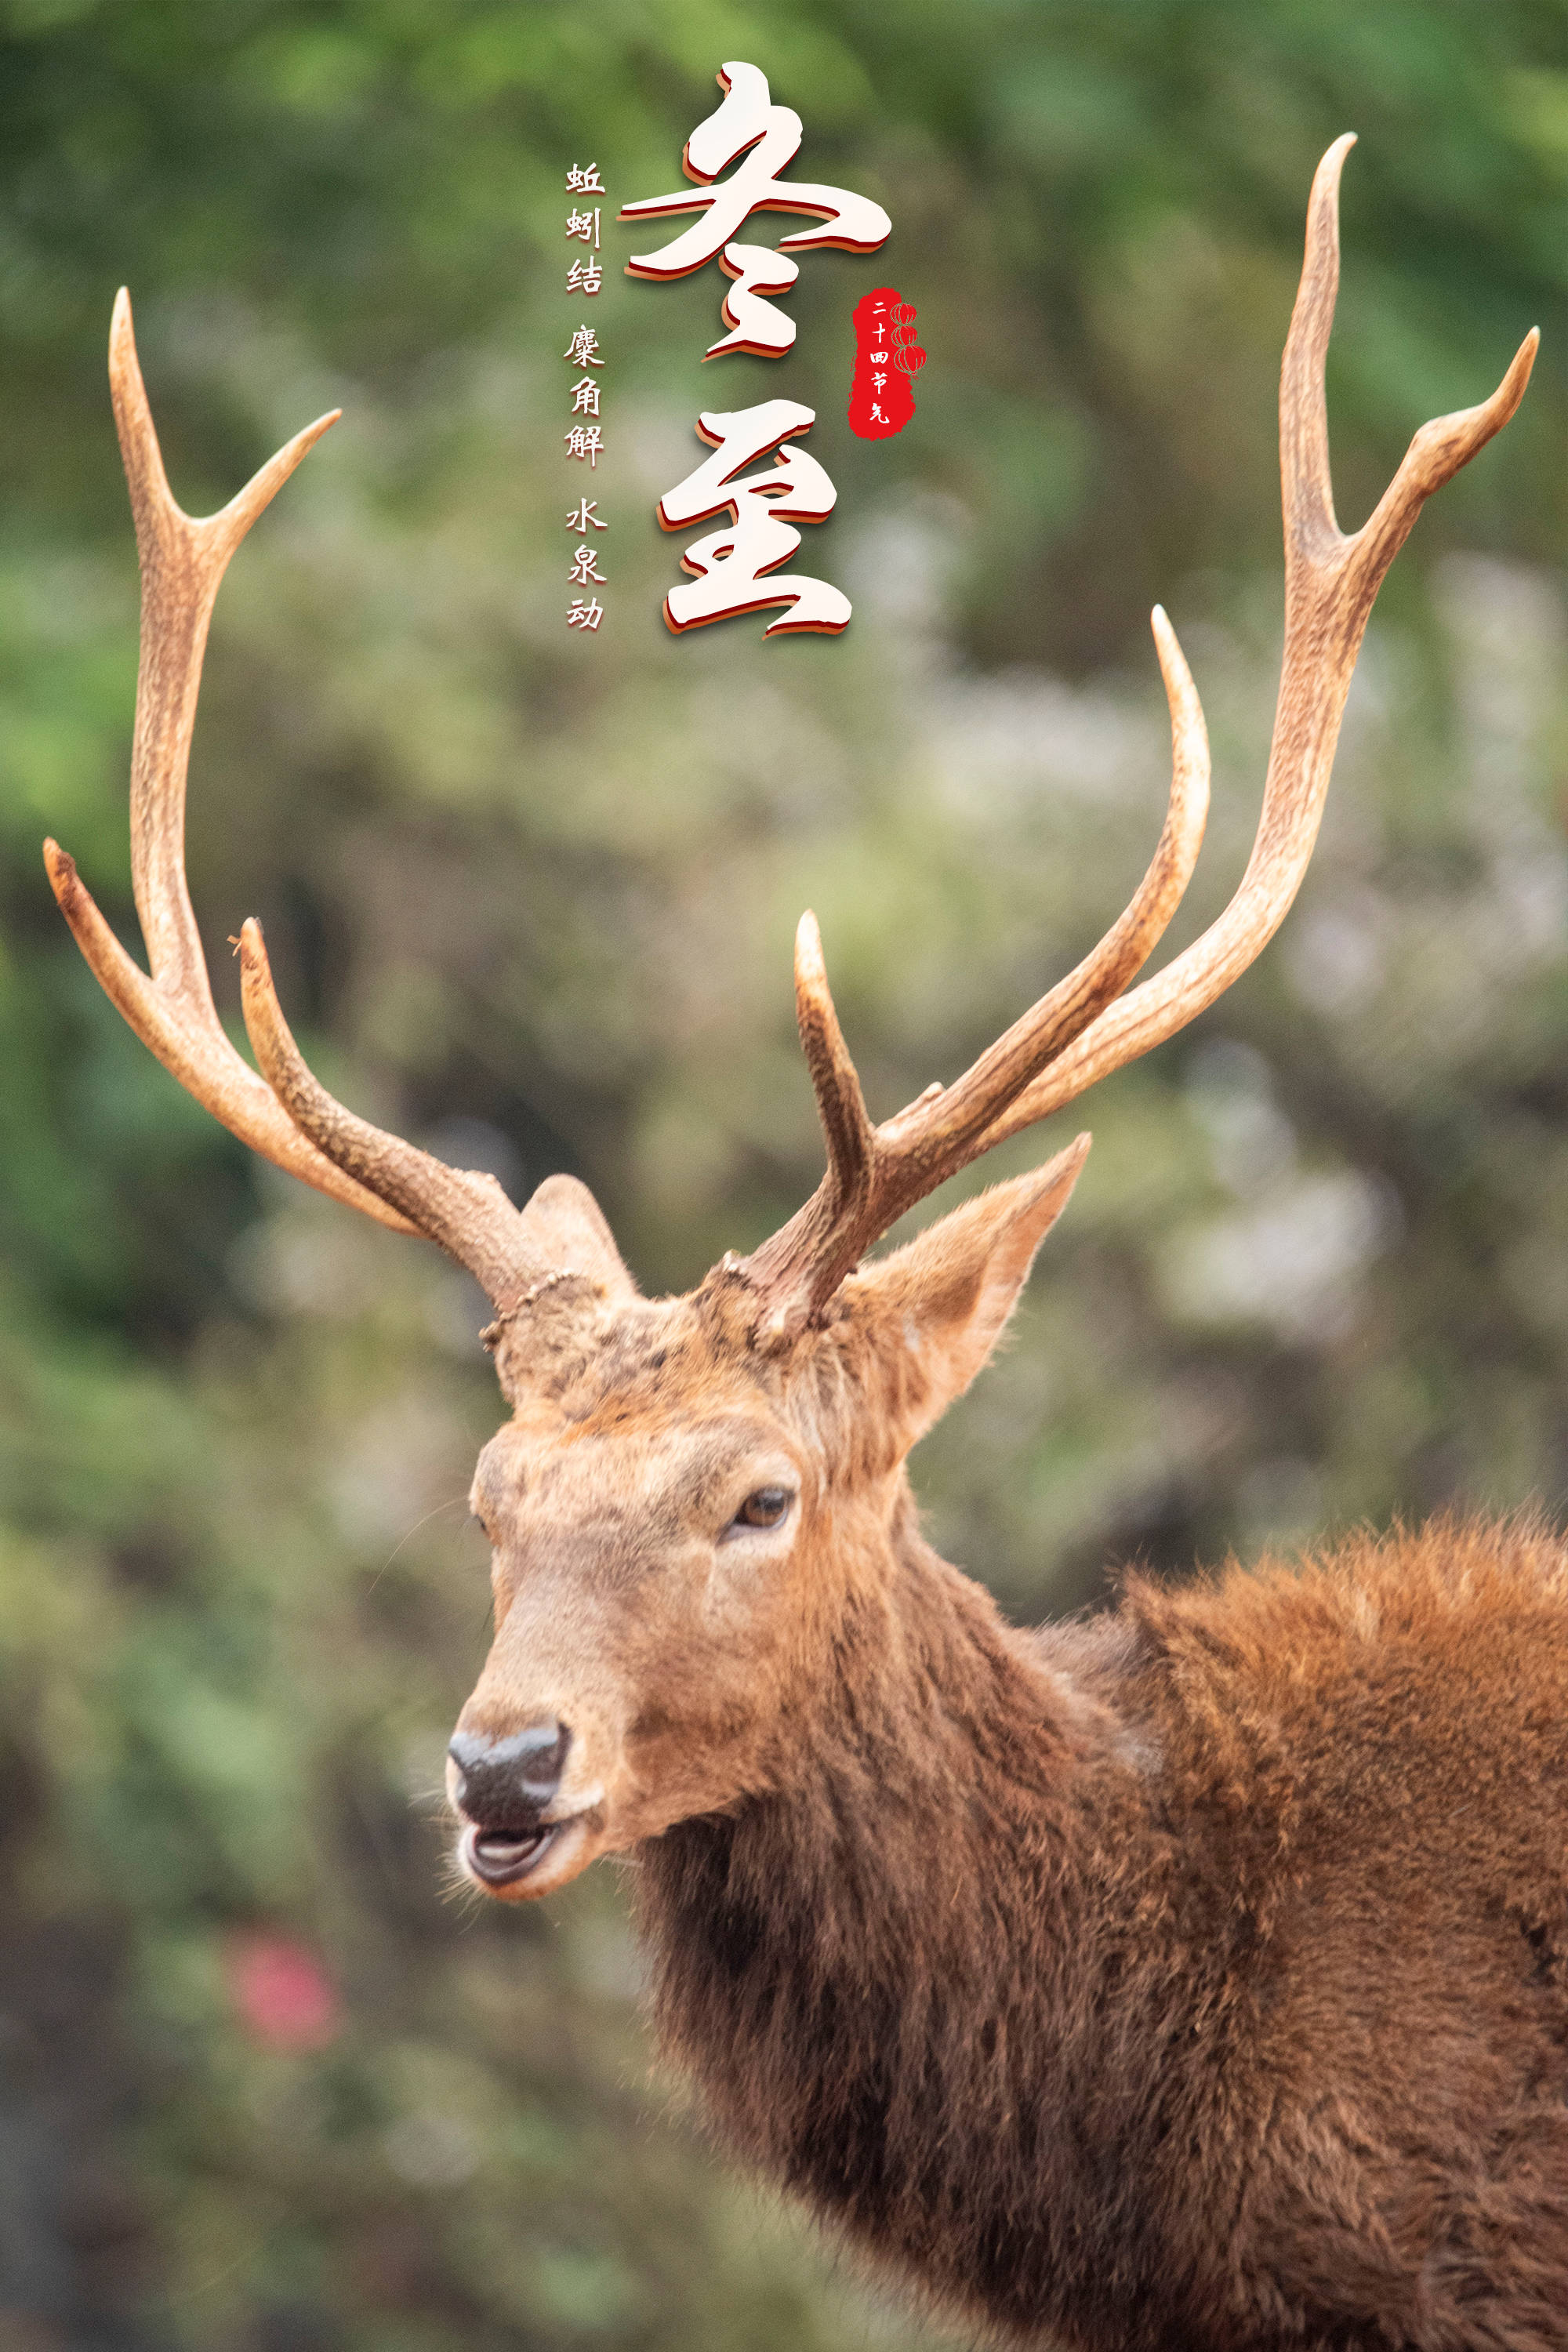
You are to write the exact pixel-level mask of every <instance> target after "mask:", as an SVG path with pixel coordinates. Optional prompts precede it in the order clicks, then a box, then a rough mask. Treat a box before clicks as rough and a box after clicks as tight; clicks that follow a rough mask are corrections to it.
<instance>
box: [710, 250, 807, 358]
mask: <svg viewBox="0 0 1568 2352" xmlns="http://www.w3.org/2000/svg"><path fill="white" fill-rule="evenodd" d="M719 267H720V268H721V270H722V271H723V272H724V275H725V277H726V278H734V279H735V281H736V283H735V284H734V285H733V286H732V287H731V289H730V291H729V293H728V294H726V295H725V297H724V299H723V301H722V303H721V305H720V310H721V315H722V318H723V320H724V324H725V325H726V326H727V327H728V328H730V329H731V332H730V333H729V334H727V335H721V337H720V339H719V341H717V342H716V343H710V344H709V346H708V349H707V351H706V352H704V353H703V357H704V358H705V359H710V360H715V359H717V358H718V357H719V356H720V354H721V352H754V353H755V354H756V356H757V358H758V359H767V360H776V359H778V358H780V357H781V356H782V355H783V353H784V352H787V351H788V349H789V347H790V345H791V344H792V343H793V342H794V341H795V320H793V319H792V318H791V317H790V315H789V312H788V311H787V310H780V309H779V307H778V304H777V303H776V302H764V301H763V295H764V294H787V293H788V292H789V289H790V288H791V287H792V286H793V285H794V284H795V279H796V278H798V277H799V276H800V264H799V263H798V262H797V261H792V260H791V259H790V257H789V256H788V254H787V253H774V252H773V249H772V247H769V246H765V245H733V244H731V245H727V246H726V247H724V250H723V252H722V253H721V255H720V256H719Z"/></svg>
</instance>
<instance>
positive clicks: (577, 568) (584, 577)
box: [567, 547, 610, 588]
mask: <svg viewBox="0 0 1568 2352" xmlns="http://www.w3.org/2000/svg"><path fill="white" fill-rule="evenodd" d="M598 560H599V559H598V552H597V551H596V549H595V548H592V547H580V548H579V549H578V550H577V552H576V554H575V555H574V557H573V558H572V569H571V571H570V572H568V574H567V577H568V579H571V580H575V581H576V582H577V583H578V585H579V587H583V588H585V587H586V586H587V585H588V583H589V581H590V580H595V581H597V583H598V584H599V586H600V587H601V588H607V587H608V586H609V584H610V583H609V582H608V581H607V580H606V579H605V574H604V573H603V572H598V571H595V564H596V563H597V562H598Z"/></svg>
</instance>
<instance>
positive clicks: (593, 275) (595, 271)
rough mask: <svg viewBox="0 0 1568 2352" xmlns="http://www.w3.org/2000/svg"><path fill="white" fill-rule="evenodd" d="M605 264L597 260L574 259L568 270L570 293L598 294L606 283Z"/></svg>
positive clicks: (568, 289)
mask: <svg viewBox="0 0 1568 2352" xmlns="http://www.w3.org/2000/svg"><path fill="white" fill-rule="evenodd" d="M604 277H605V272H604V266H603V264H602V263H600V262H597V261H574V262H573V263H572V264H571V266H570V267H569V268H568V269H567V272H566V291H567V292H568V294H596V293H597V292H598V290H599V288H600V286H601V285H602V284H603V283H604Z"/></svg>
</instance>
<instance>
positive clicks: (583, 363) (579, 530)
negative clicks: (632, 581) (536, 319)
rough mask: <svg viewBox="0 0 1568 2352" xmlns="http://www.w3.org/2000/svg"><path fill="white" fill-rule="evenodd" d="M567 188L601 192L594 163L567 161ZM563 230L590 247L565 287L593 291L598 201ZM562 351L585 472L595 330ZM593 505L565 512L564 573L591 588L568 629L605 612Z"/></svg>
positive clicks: (596, 450) (572, 438)
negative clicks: (567, 567) (571, 545)
mask: <svg viewBox="0 0 1568 2352" xmlns="http://www.w3.org/2000/svg"><path fill="white" fill-rule="evenodd" d="M566 193H567V194H568V195H569V196H584V195H597V196H602V195H603V194H604V193H605V184H604V182H603V180H601V179H600V177H599V167H598V165H597V163H574V164H572V165H571V166H570V167H569V169H568V171H567V173H566ZM566 235H567V236H568V237H569V238H571V239H573V240H574V241H575V242H576V243H579V244H582V245H585V246H588V247H590V248H591V252H590V257H589V258H588V259H587V260H585V261H582V260H578V261H574V262H573V263H572V264H571V265H570V267H569V268H568V269H567V272H566V291H567V292H568V294H586V295H593V294H596V293H597V292H598V290H599V289H600V287H601V286H602V285H603V283H604V278H605V273H604V267H603V264H602V263H601V262H600V259H599V206H598V205H595V206H594V208H593V210H592V212H588V211H583V212H578V211H577V210H576V209H575V207H574V209H573V210H572V211H571V212H569V213H568V214H567V215H566ZM561 356H562V358H563V360H564V361H565V362H566V364H567V366H568V367H569V368H571V369H574V370H575V371H576V374H577V381H576V383H574V385H573V387H572V415H573V417H574V419H585V420H586V422H576V423H574V424H572V425H569V426H568V427H567V429H566V431H565V433H564V434H563V436H562V438H563V440H564V442H565V444H566V455H567V457H568V458H574V459H575V460H576V461H577V463H578V464H579V465H586V467H587V468H588V470H589V472H590V473H593V472H595V470H596V469H597V467H598V463H599V457H600V453H601V451H602V450H603V448H604V446H605V442H604V435H603V433H602V431H601V429H600V425H599V389H600V387H599V378H598V376H597V375H596V374H595V373H594V371H595V369H597V368H602V367H603V366H604V364H605V362H604V355H603V353H602V352H600V349H599V337H598V333H597V331H596V330H595V328H593V327H589V326H579V327H576V328H574V330H573V333H572V340H571V341H570V342H569V343H568V344H567V346H566V349H565V350H564V351H563V352H562V354H561ZM598 506H599V502H598V500H597V499H590V498H588V497H586V496H584V497H583V498H581V499H578V501H577V504H576V505H575V506H574V508H573V509H572V511H571V513H570V514H569V515H568V516H567V518H566V528H567V530H569V531H571V532H573V533H574V536H575V537H576V539H577V541H578V547H577V552H576V554H575V555H574V557H573V558H572V568H571V572H570V573H569V574H568V577H569V578H570V580H571V582H572V584H573V586H574V588H579V589H582V588H587V589H588V590H589V591H590V593H589V594H588V595H587V596H586V597H584V596H581V595H577V596H574V598H573V599H572V602H571V604H569V605H568V607H567V610H566V625H567V627H568V628H569V629H591V630H596V629H597V628H598V625H599V624H600V622H601V621H602V620H603V619H604V617H605V608H604V606H603V605H602V604H600V602H599V600H598V598H597V596H595V595H594V594H593V593H592V589H593V588H594V587H595V585H596V586H598V587H600V588H603V587H604V586H605V584H606V583H605V574H604V573H603V572H601V571H600V570H599V567H598V558H597V555H596V552H595V549H594V546H593V544H592V541H590V539H589V536H588V534H589V533H590V531H595V530H608V529H609V525H608V524H607V523H605V522H601V521H600V520H599V513H598Z"/></svg>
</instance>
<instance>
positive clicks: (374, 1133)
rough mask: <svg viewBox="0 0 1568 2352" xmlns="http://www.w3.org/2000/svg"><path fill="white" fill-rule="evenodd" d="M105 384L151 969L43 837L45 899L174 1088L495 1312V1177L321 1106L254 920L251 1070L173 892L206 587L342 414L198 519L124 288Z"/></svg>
mask: <svg viewBox="0 0 1568 2352" xmlns="http://www.w3.org/2000/svg"><path fill="white" fill-rule="evenodd" d="M109 381H110V391H111V394H112V396H113V401H114V421H115V425H116V426H117V428H118V430H119V434H120V446H121V455H122V456H123V457H124V461H125V476H126V480H127V482H128V483H129V485H130V489H131V507H132V515H133V516H134V518H135V523H136V545H137V551H138V554H139V556H140V559H141V568H142V658H141V666H140V668H139V671H138V674H137V680H136V729H135V735H134V738H133V741H132V753H131V874H132V889H133V892H134V896H135V900H136V912H137V915H138V917H139V918H140V919H141V924H142V937H143V939H144V940H146V943H147V956H148V961H149V963H150V965H151V967H152V971H151V976H150V977H149V975H148V974H147V973H146V972H143V971H142V970H141V969H140V968H139V966H138V965H137V964H135V963H134V962H133V961H132V959H131V957H130V956H128V955H127V954H126V952H125V950H124V949H123V948H122V947H121V944H120V942H119V940H117V939H116V938H115V936H114V933H113V932H112V931H111V930H110V927H109V925H108V923H107V922H106V921H105V920H104V919H103V917H102V915H101V914H100V912H99V909H98V908H97V907H96V905H95V904H94V903H93V900H92V898H91V895H90V894H89V891H88V889H87V887H86V886H85V884H84V883H83V882H82V881H81V879H80V878H79V875H78V873H77V869H76V864H75V861H74V860H73V859H72V858H70V857H68V856H67V855H66V853H65V851H64V850H63V849H61V848H60V847H59V846H58V844H57V843H55V842H53V841H46V842H45V844H44V863H45V866H46V867H47V871H48V877H49V881H50V883H51V885H52V886H53V888H54V893H55V897H56V898H58V901H59V904H60V908H61V911H62V912H63V914H64V916H65V919H66V920H67V922H68V924H69V925H70V927H71V929H72V931H73V933H74V934H75V937H76V941H77V945H78V946H79V948H80V950H81V951H82V953H83V955H84V956H85V957H86V958H87V961H88V963H89V965H90V966H91V969H92V971H93V972H94V974H95V975H96V977H97V979H98V982H99V984H100V987H101V988H102V989H103V991H104V992H105V994H106V995H107V996H108V997H109V998H110V1002H111V1003H113V1004H115V1005H116V1006H117V1007H118V1009H119V1010H120V1012H121V1013H122V1014H123V1015H124V1017H125V1019H126V1020H127V1021H128V1022H129V1023H130V1024H131V1026H132V1029H134V1031H135V1032H136V1034H137V1035H138V1036H139V1037H140V1038H141V1039H142V1044H143V1045H147V1046H149V1047H150V1048H151V1049H152V1051H153V1053H154V1054H155V1055H157V1057H158V1059H159V1060H160V1061H161V1062H162V1063H163V1066H164V1068H165V1069H166V1070H168V1071H170V1072H171V1073H172V1074H173V1075H174V1076H175V1077H176V1078H178V1080H179V1082H180V1084H181V1085H182V1086H183V1087H184V1089H185V1091H186V1093H187V1094H189V1095H193V1096H194V1097H195V1099H196V1101H197V1102H199V1103H201V1104H202V1105H203V1106H204V1107H205V1108H206V1109H208V1110H210V1111H211V1112H212V1113H213V1115H214V1117H215V1118H218V1119H221V1121H222V1122H223V1124H224V1126H225V1127H226V1128H227V1129H229V1130H230V1132H231V1133H233V1134H235V1135H237V1136H238V1137H239V1138H240V1139H241V1141H242V1142H245V1143H248V1144H249V1145H250V1146H251V1148H252V1149H253V1150H257V1151H259V1152H260V1153H261V1154H262V1155H263V1157H264V1158H266V1159H268V1160H272V1161H273V1162H274V1163H275V1164H276V1165H277V1166H278V1167H279V1168H286V1169H287V1170H288V1171H289V1174H290V1175H292V1176H300V1177H302V1178H303V1179H304V1181H305V1182H306V1183H307V1184H313V1185H314V1186H315V1187H316V1189H317V1191H318V1192H326V1193H329V1194H330V1195H331V1198H332V1199H333V1200H335V1201H342V1202H345V1203H346V1204H347V1205H348V1206H349V1207H350V1208H353V1209H360V1210H363V1212H364V1213H365V1215H366V1216H370V1217H374V1218H375V1219H376V1220H377V1221H378V1222H379V1223H382V1224H384V1225H390V1226H391V1227H392V1228H393V1229H394V1230H395V1232H398V1233H409V1234H424V1235H426V1237H427V1238H428V1239H429V1240H431V1241H434V1242H438V1243H439V1244H440V1245H441V1247H442V1248H443V1249H445V1250H446V1251H447V1252H448V1254H449V1255H451V1256H453V1257H455V1258H456V1259H457V1260H458V1264H459V1265H466V1266H467V1267H468V1269H469V1271H470V1272H471V1273H472V1274H474V1275H475V1276H477V1277H478V1279H479V1282H480V1283H481V1284H482V1285H483V1286H484V1287H485V1289H486V1290H487V1291H488V1292H489V1296H490V1297H491V1298H492V1299H493V1300H495V1302H496V1304H497V1305H498V1306H501V1307H504V1306H506V1305H508V1304H510V1303H511V1302H512V1301H513V1300H514V1299H515V1298H516V1297H519V1296H521V1293H522V1292H523V1291H524V1290H525V1289H526V1288H527V1287H528V1286H529V1285H530V1284H531V1282H534V1281H536V1280H538V1279H539V1278H540V1277H541V1276H543V1275H544V1274H546V1273H547V1272H548V1271H549V1269H548V1268H547V1267H545V1266H544V1265H542V1264H538V1263H536V1262H535V1260H534V1257H533V1256H532V1255H531V1253H530V1252H529V1250H528V1249H527V1247H526V1246H525V1244H524V1241H523V1231H524V1229H523V1224H522V1219H521V1215H520V1213H519V1212H518V1211H517V1210H516V1209H515V1208H514V1207H513V1205H512V1203H511V1202H510V1201H509V1200H508V1199H507V1197H506V1195H505V1193H504V1192H502V1191H501V1189H500V1185H499V1184H498V1183H497V1182H496V1181H495V1180H494V1178H493V1177H489V1176H483V1175H478V1174H470V1173H468V1172H465V1171H458V1170H457V1169H452V1168H447V1167H446V1166H444V1165H443V1163H442V1162H441V1161H440V1160H433V1159H432V1158H430V1156H429V1155H428V1153H426V1152H423V1151H419V1150H416V1148H415V1147H414V1145H412V1144H410V1143H405V1142H403V1141H401V1140H400V1139H398V1138H397V1137H396V1136H392V1135H385V1134H384V1133H383V1132H382V1130H381V1129H379V1128H374V1127H371V1126H370V1125H368V1124H367V1122H366V1121H364V1120H363V1119H359V1118H354V1116H353V1113H352V1112H350V1111H347V1110H345V1109H344V1108H343V1107H342V1104H341V1103H337V1102H334V1100H333V1099H332V1097H331V1095H329V1094H328V1093H327V1092H326V1090H325V1088H324V1087H321V1086H320V1085H318V1084H317V1081H316V1080H315V1079H314V1078H313V1077H312V1076H310V1072H309V1070H307V1069H306V1067H305V1065H304V1063H303V1062H302V1061H301V1060H300V1055H299V1052H298V1049H297V1048H296V1046H295V1045H294V1041H293V1038H292V1037H291V1036H290V1035H289V1028H288V1024H287V1023H286V1022H285V1021H284V1019H283V1015H282V1013H281V1011H280V1009H279V1004H278V1000H277V997H276V995H275V994H274V992H273V988H272V980H271V974H270V972H269V971H268V964H267V951H266V949H265V948H264V946H263V944H262V939H261V929H260V926H259V924H258V923H256V922H255V921H250V922H247V924H246V925H245V928H244V930H243V932H242V934H241V939H240V942H239V946H240V959H241V969H242V989H243V995H244V1003H245V1015H246V1025H247V1029H248V1030H249V1033H250V1037H251V1042H252V1044H253V1045H255V1047H256V1050H257V1058H258V1061H259V1062H260V1063H261V1066H262V1069H263V1071H264V1072H265V1074H266V1075H265V1077H258V1076H257V1074H256V1072H255V1071H254V1070H252V1069H251V1068H250V1067H249V1066H248V1065H247V1063H246V1062H244V1061H243V1060H242V1059H241V1057H240V1056H239V1055H238V1054H237V1053H236V1052H235V1049H234V1047H233V1046H232V1045H230V1044H229V1042H228V1039H227V1037H226V1035H225V1034H224V1030H223V1025H222V1024H221V1023H220V1021H219V1020H218V1017H217V1012H216V1007H215V1005H214V1003H213V995H212V983H211V982H210V980H209V978H208V976H207V968H206V961H205V957H204V955H203V952H202V943H201V935H200V933H199V932H198V930H197V929H196V921H195V915H194V913H193V912H192V908H191V900H190V893H189V891H188V890H187V888H186V887H185V871H184V820H185V773H186V769H187V767H188V764H189V761H190V751H191V734H192V730H193V729H194V727H195V716H196V698H197V694H198V692H199V690H200V687H201V675H202V656H203V654H204V653H205V648H206V639H207V626H208V624H209V622H210V621H211V618H212V610H213V604H214V601H215V600H216V595H217V592H218V585H219V583H220V582H221V581H222V579H223V575H224V572H225V571H226V568H227V565H228V562H229V558H230V557H231V556H232V555H233V553H234V551H235V549H236V548H237V546H238V545H239V542H240V541H241V540H242V539H243V538H244V537H245V534H246V532H247V530H249V529H250V526H251V524H252V523H253V522H254V521H255V520H256V518H257V516H258V514H260V513H261V511H262V509H264V508H265V507H267V506H268V504H269V503H270V502H271V499H273V497H274V495H275V494H276V492H277V491H278V490H279V488H281V486H282V485H283V483H284V482H286V481H287V480H288V478H289V475H290V474H291V473H292V472H293V470H294V468H295V467H296V466H297V465H298V464H299V463H300V459H301V457H304V456H305V454H306V452H307V451H308V450H309V449H310V448H312V447H313V446H314V445H315V443H316V442H318V441H319V440H320V439H321V435H322V434H323V433H324V432H325V431H326V430H327V427H328V426H329V425H332V424H334V423H335V422H336V420H337V417H338V415H339V411H338V410H336V409H334V410H333V411H332V412H331V415H327V416H321V417H318V418H317V420H316V422H315V424H314V425H307V426H306V427H305V430H304V431H303V432H302V433H299V434H296V435H295V436H294V438H293V440H292V441H290V442H289V444H288V446H287V447H285V448H282V449H280V450H279V452H278V455H277V456H276V457H271V458H269V459H268V462H267V464H266V465H265V466H263V467H262V468H261V470H260V472H259V473H258V474H257V475H256V477H255V478H254V479H253V480H251V481H250V482H248V483H247V485H246V487H245V488H244V489H243V490H241V491H240V493H239V495H238V497H237V498H236V499H231V500H230V501H229V503H228V505H227V506H226V507H225V508H224V509H223V510H222V512H221V513H219V514H216V515H207V516H205V517H200V518H198V517H194V516H191V515H187V514H185V513H184V511H183V510H182V509H181V508H179V507H178V506H176V504H175V503H174V498H173V496H172V495H171V492H170V489H169V485H168V480H167V478H166V477H165V475H164V472H163V457H162V455H161V454H160V451H159V447H158V436H157V434H156V432H155V430H154V428H153V417H152V413H151V411H150V409H149V407H148V404H147V394H146V391H145V389H144V387H143V385H142V371H141V369H140V367H139V366H138V364H137V359H136V342H135V337H134V335H133V333H132V323H131V301H130V298H129V296H128V295H127V294H126V292H125V290H124V289H123V288H121V292H120V294H119V296H118V298H117V299H116V301H115V305H114V319H113V323H112V325H111V327H110V337H109Z"/></svg>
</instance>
